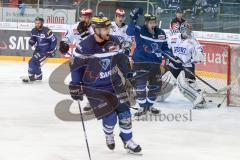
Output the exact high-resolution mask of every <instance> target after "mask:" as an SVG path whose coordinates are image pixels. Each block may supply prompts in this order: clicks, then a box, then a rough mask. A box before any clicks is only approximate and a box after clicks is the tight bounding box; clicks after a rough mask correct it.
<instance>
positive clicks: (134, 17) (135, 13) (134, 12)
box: [130, 8, 143, 21]
mask: <svg viewBox="0 0 240 160" xmlns="http://www.w3.org/2000/svg"><path fill="white" fill-rule="evenodd" d="M140 15H143V9H142V8H134V9H133V10H132V11H131V12H130V18H131V19H132V20H134V21H136V20H137V19H138V17H139V16H140Z"/></svg>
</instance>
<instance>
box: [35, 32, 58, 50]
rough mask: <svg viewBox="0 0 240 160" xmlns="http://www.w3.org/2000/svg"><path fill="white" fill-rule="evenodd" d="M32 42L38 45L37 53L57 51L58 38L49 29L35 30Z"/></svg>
mask: <svg viewBox="0 0 240 160" xmlns="http://www.w3.org/2000/svg"><path fill="white" fill-rule="evenodd" d="M31 40H33V41H34V42H35V43H36V44H35V47H36V51H38V52H39V53H42V54H45V53H47V52H50V51H53V50H55V48H56V46H57V38H56V36H55V35H54V34H53V32H52V30H51V29H49V28H48V27H42V28H41V29H36V28H33V29H32V31H31Z"/></svg>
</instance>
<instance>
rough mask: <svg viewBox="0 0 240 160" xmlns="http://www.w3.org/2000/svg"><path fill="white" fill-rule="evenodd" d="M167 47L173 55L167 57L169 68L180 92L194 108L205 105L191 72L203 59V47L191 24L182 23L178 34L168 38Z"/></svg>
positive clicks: (193, 71) (201, 92)
mask: <svg viewBox="0 0 240 160" xmlns="http://www.w3.org/2000/svg"><path fill="white" fill-rule="evenodd" d="M169 47H170V48H171V49H172V52H173V56H174V59H172V60H171V58H170V59H169V60H170V64H169V70H170V72H171V73H172V75H173V76H174V77H175V78H176V79H177V85H178V88H179V90H180V92H181V93H182V94H183V95H184V96H185V97H186V98H187V99H189V100H190V101H191V102H192V103H193V107H194V108H202V107H204V106H206V101H205V99H204V97H203V91H202V90H201V89H199V88H198V86H197V84H196V79H195V76H194V75H193V74H192V73H195V64H196V63H201V62H203V61H204V53H203V48H202V46H201V45H200V44H199V43H198V41H197V40H196V38H195V37H194V36H193V34H192V25H191V24H189V23H185V25H182V26H181V29H180V34H176V35H174V36H172V37H171V38H170V39H169ZM189 71H190V72H189Z"/></svg>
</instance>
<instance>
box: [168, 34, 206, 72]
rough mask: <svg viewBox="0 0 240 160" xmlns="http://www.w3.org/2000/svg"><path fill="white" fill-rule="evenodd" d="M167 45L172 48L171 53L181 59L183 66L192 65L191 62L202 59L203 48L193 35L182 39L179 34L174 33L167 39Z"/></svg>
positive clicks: (198, 61) (201, 60)
mask: <svg viewBox="0 0 240 160" xmlns="http://www.w3.org/2000/svg"><path fill="white" fill-rule="evenodd" d="M168 46H169V48H170V49H172V52H173V55H174V56H176V57H179V58H180V59H181V60H182V61H183V63H184V64H183V66H184V67H192V63H201V62H203V61H204V53H203V48H202V46H201V45H200V44H199V42H198V41H197V40H196V38H195V37H194V36H191V38H187V39H183V38H181V34H176V35H173V36H171V37H169V39H168Z"/></svg>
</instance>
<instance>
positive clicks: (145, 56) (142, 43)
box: [127, 21, 170, 63]
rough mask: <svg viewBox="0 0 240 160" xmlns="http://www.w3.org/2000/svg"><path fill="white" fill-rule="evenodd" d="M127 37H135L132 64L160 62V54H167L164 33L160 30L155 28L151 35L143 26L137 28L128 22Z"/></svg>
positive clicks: (167, 49)
mask: <svg viewBox="0 0 240 160" xmlns="http://www.w3.org/2000/svg"><path fill="white" fill-rule="evenodd" d="M127 34H128V35H129V36H135V41H136V48H135V50H134V54H133V61H134V62H154V63H161V62H162V53H163V52H165V53H169V52H170V50H169V48H168V44H167V37H166V34H165V32H164V31H163V30H162V29H160V28H157V27H156V28H155V33H154V34H151V33H150V32H149V31H148V29H147V27H146V26H145V25H143V26H138V25H136V23H134V22H133V21H130V23H129V24H128V28H127Z"/></svg>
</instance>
